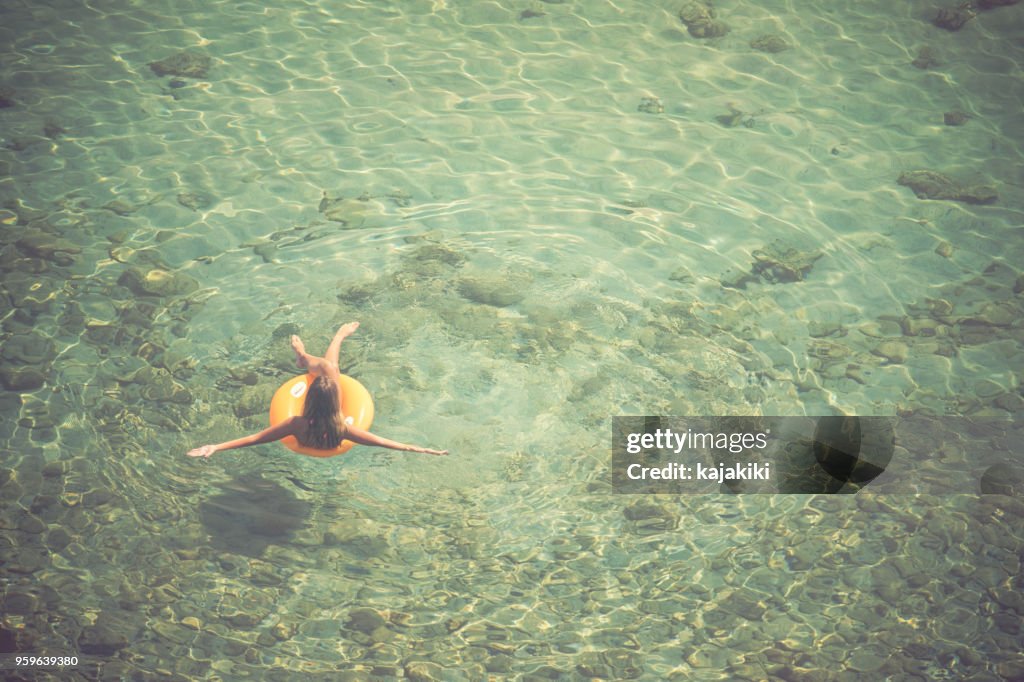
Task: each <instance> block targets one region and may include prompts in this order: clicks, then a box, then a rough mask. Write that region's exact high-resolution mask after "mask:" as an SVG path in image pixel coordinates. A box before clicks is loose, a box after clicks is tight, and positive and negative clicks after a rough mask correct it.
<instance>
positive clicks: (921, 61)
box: [910, 46, 939, 69]
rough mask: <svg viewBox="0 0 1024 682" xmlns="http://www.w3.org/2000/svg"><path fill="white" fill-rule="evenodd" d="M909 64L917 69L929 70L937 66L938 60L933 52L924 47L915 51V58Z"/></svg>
mask: <svg viewBox="0 0 1024 682" xmlns="http://www.w3.org/2000/svg"><path fill="white" fill-rule="evenodd" d="M910 63H911V64H913V65H914V66H916V67H917V68H919V69H930V68H932V67H935V66H938V65H939V58H938V56H936V54H935V50H933V49H932V48H930V47H927V46H925V47H922V48H921V49H920V50H918V51H917V56H916V57H914V61H912V62H910Z"/></svg>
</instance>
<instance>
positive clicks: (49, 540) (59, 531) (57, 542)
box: [46, 528, 71, 552]
mask: <svg viewBox="0 0 1024 682" xmlns="http://www.w3.org/2000/svg"><path fill="white" fill-rule="evenodd" d="M70 544H71V534H70V533H68V532H67V531H66V530H64V529H63V528H54V529H53V530H51V531H50V532H49V533H47V535H46V547H47V549H49V550H50V551H51V552H62V551H64V549H65V548H66V547H67V546H68V545H70Z"/></svg>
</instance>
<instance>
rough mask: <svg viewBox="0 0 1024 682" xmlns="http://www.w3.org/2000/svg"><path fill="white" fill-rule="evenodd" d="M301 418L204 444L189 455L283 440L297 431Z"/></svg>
mask: <svg viewBox="0 0 1024 682" xmlns="http://www.w3.org/2000/svg"><path fill="white" fill-rule="evenodd" d="M301 419H302V418H301V417H292V418H290V419H286V420H284V421H283V422H281V423H279V424H274V425H273V426H269V427H267V428H265V429H263V430H262V431H260V432H259V433H254V434H251V435H248V436H243V437H242V438H236V439H235V440H229V441H226V442H224V443H217V444H216V445H204V446H202V447H198V448H195V449H194V450H189V451H188V456H189V457H209V456H210V455H212V454H213V453H215V452H221V451H222V450H234V449H235V448H247V447H249V446H251V445H262V444H263V443H273V442H274V441H277V440H281V439H282V438H286V437H288V436H294V435H295V431H296V429H295V424H296V421H301Z"/></svg>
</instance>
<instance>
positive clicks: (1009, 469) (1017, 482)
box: [981, 462, 1024, 497]
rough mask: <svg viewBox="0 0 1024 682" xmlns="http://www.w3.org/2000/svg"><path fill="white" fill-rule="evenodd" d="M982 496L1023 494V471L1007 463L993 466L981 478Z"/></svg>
mask: <svg viewBox="0 0 1024 682" xmlns="http://www.w3.org/2000/svg"><path fill="white" fill-rule="evenodd" d="M981 493H982V494H983V495H993V494H994V495H1013V496H1018V497H1019V496H1021V494H1022V493H1024V470H1022V469H1021V468H1020V467H1019V466H1013V465H1012V464H1010V463H1008V462H1000V463H999V464H993V465H992V466H990V467H989V468H988V469H986V470H985V473H984V474H982V476H981Z"/></svg>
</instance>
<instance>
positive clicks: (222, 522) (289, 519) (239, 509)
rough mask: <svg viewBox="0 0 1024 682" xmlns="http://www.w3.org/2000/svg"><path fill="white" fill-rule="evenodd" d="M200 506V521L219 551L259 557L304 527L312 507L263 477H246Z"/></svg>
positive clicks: (240, 478) (237, 479) (232, 482)
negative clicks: (269, 547)
mask: <svg viewBox="0 0 1024 682" xmlns="http://www.w3.org/2000/svg"><path fill="white" fill-rule="evenodd" d="M219 487H220V488H221V489H222V490H223V492H221V493H220V494H218V495H214V496H213V497H210V498H207V499H206V500H204V501H203V502H202V503H200V505H199V520H200V522H201V523H202V524H203V526H204V527H205V528H206V531H207V533H209V534H210V544H211V545H212V546H213V547H215V548H216V549H219V550H224V551H228V552H232V553H235V554H243V555H245V556H249V557H253V558H259V557H261V556H263V553H264V552H265V551H266V549H267V547H268V546H270V545H283V544H286V543H288V542H289V541H290V540H291V538H292V537H293V536H294V535H295V532H296V531H298V530H300V529H302V528H304V527H305V525H306V521H307V520H308V518H309V516H310V511H311V509H312V507H311V505H310V504H309V503H307V502H304V501H303V500H300V499H298V498H297V497H295V496H294V495H293V494H292V493H291V492H290V491H289V490H288V489H287V488H284V487H282V486H281V485H280V484H278V483H276V482H275V481H270V480H267V479H265V478H263V477H262V476H260V475H259V474H242V475H241V476H237V477H236V478H234V479H233V480H232V481H230V482H228V483H224V484H221V485H220V486H219Z"/></svg>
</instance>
